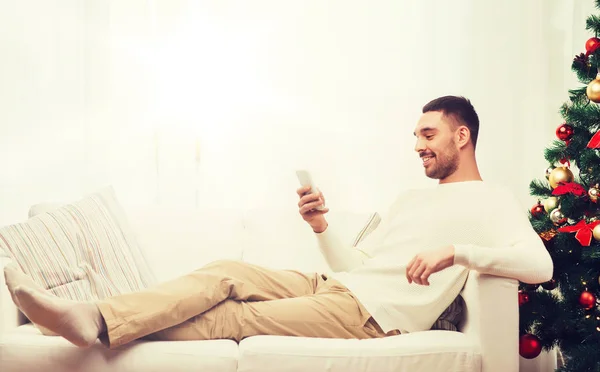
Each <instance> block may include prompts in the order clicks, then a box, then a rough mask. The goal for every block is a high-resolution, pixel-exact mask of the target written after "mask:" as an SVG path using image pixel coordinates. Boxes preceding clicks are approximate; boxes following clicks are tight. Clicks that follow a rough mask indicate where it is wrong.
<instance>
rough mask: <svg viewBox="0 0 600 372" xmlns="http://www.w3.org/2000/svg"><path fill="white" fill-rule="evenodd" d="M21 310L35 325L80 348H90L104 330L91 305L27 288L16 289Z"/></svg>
mask: <svg viewBox="0 0 600 372" xmlns="http://www.w3.org/2000/svg"><path fill="white" fill-rule="evenodd" d="M14 295H15V297H16V299H17V302H18V304H19V309H21V311H22V312H23V313H24V314H25V316H27V318H29V319H30V320H31V321H32V322H33V323H34V324H37V325H39V326H41V327H43V328H45V329H47V330H49V331H50V332H53V333H55V334H57V335H59V336H62V337H64V338H66V339H67V340H68V341H70V342H71V343H73V344H75V345H77V346H79V347H89V346H91V345H92V344H94V343H95V342H96V339H97V338H98V335H100V332H102V331H103V328H104V321H103V319H102V315H101V313H100V310H99V309H98V307H97V306H96V305H95V304H93V303H91V302H77V301H71V300H65V299H62V298H58V297H55V296H50V295H48V294H45V293H40V292H38V291H36V290H34V289H31V288H29V287H27V286H17V287H16V288H14Z"/></svg>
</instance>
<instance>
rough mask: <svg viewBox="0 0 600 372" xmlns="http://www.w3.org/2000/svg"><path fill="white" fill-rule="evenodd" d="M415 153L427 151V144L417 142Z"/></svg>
mask: <svg viewBox="0 0 600 372" xmlns="http://www.w3.org/2000/svg"><path fill="white" fill-rule="evenodd" d="M415 151H416V152H421V151H425V143H424V142H423V141H421V140H417V143H415Z"/></svg>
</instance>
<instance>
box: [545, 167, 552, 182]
mask: <svg viewBox="0 0 600 372" xmlns="http://www.w3.org/2000/svg"><path fill="white" fill-rule="evenodd" d="M553 170H554V167H548V168H546V179H550V174H551V173H552V171H553Z"/></svg>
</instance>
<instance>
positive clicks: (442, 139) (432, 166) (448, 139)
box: [415, 111, 459, 180]
mask: <svg viewBox="0 0 600 372" xmlns="http://www.w3.org/2000/svg"><path fill="white" fill-rule="evenodd" d="M450 120H451V119H450V118H448V117H444V114H443V113H442V112H439V111H430V112H426V113H424V114H423V115H422V116H421V118H420V119H419V122H418V123H417V127H416V128H415V136H416V137H417V143H416V145H415V151H417V152H418V153H419V156H420V157H421V159H422V161H423V167H425V174H426V175H427V177H429V178H433V179H440V180H442V179H444V178H447V177H448V176H450V175H451V174H452V173H454V172H455V171H456V169H458V164H459V156H458V148H457V147H456V142H455V138H454V135H455V130H454V125H453V124H452V122H451V121H450Z"/></svg>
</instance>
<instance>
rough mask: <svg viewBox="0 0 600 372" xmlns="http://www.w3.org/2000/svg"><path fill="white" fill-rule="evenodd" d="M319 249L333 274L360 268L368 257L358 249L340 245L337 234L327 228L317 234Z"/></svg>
mask: <svg viewBox="0 0 600 372" xmlns="http://www.w3.org/2000/svg"><path fill="white" fill-rule="evenodd" d="M316 236H317V241H318V242H319V249H320V250H321V253H322V254H323V257H325V261H327V264H328V265H329V267H330V268H331V270H333V271H334V272H340V271H350V270H352V269H354V268H356V267H358V266H361V265H362V264H363V263H364V261H365V260H366V259H368V256H367V255H366V254H364V253H363V252H362V251H360V250H358V249H354V248H353V247H348V246H346V245H344V243H342V241H341V239H340V238H339V237H338V236H337V234H336V233H335V232H334V231H332V230H331V227H327V229H326V230H325V231H323V232H322V233H317V234H316Z"/></svg>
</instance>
